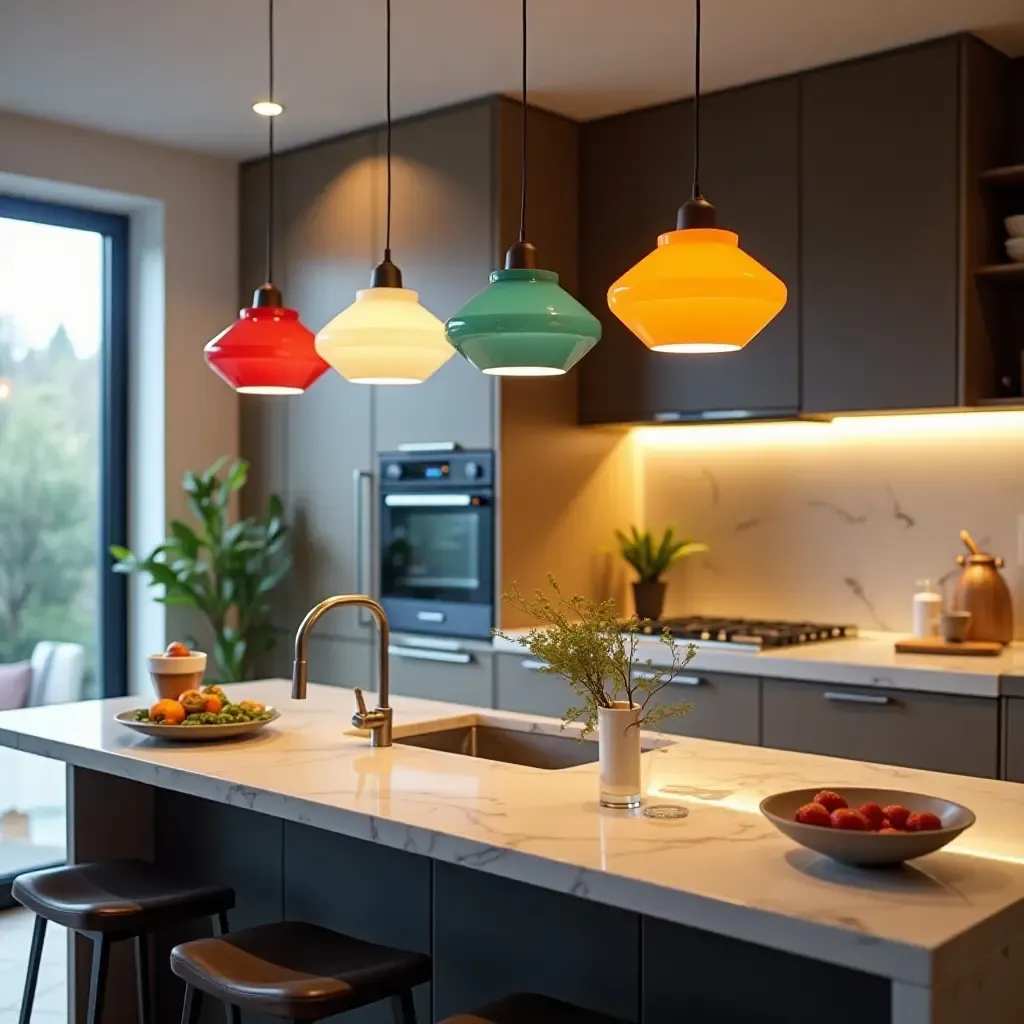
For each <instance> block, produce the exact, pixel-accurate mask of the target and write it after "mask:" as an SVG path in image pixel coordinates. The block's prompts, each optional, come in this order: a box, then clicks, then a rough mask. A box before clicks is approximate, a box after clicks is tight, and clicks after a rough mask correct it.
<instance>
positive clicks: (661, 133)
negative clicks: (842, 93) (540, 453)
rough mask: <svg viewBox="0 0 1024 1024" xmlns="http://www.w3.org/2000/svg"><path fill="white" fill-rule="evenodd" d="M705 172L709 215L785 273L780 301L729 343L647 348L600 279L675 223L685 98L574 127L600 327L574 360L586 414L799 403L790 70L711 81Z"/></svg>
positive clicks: (767, 408) (685, 186) (684, 181)
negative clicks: (723, 348)
mask: <svg viewBox="0 0 1024 1024" xmlns="http://www.w3.org/2000/svg"><path fill="white" fill-rule="evenodd" d="M702 115H703V116H702V123H701V165H702V166H701V186H702V189H703V191H704V194H705V195H706V196H707V198H708V199H709V200H710V201H711V202H712V203H714V204H715V206H716V207H717V208H718V216H719V226H720V227H723V228H726V229H728V230H732V231H736V232H738V234H739V237H740V245H741V246H742V247H743V248H744V249H745V250H746V251H747V252H749V253H750V254H751V255H752V256H754V257H755V258H756V259H757V260H759V261H760V262H762V263H763V264H764V265H765V266H767V267H769V268H770V269H771V270H772V271H773V273H775V274H776V275H777V276H778V277H780V278H782V280H783V281H785V282H786V284H787V287H788V288H789V302H788V304H787V307H786V309H785V310H784V311H783V312H782V314H781V315H780V316H779V317H777V318H776V320H775V321H773V322H772V323H771V324H770V325H769V326H768V327H767V328H766V329H765V330H764V331H763V332H762V333H761V334H760V335H759V336H758V337H757V338H756V339H754V341H752V342H751V343H750V345H749V346H748V347H747V348H746V349H744V350H742V351H741V352H738V353H729V354H727V355H712V356H680V355H671V354H661V353H655V352H649V351H648V350H647V349H646V347H645V346H644V345H643V344H642V343H641V342H640V341H639V340H638V339H636V338H635V337H634V336H633V335H632V334H631V333H630V331H629V330H628V329H627V328H626V327H625V326H623V324H621V323H620V322H619V320H617V319H616V318H615V317H614V316H613V315H612V314H611V312H610V311H609V310H608V306H607V301H606V293H607V290H608V287H609V286H610V285H611V284H612V283H613V282H614V281H615V280H616V279H617V278H618V277H619V276H620V275H621V274H622V273H624V272H625V271H626V270H628V269H629V267H631V266H632V265H633V264H634V263H636V262H637V261H639V260H640V259H642V258H643V257H644V256H646V255H647V253H649V252H650V251H651V250H652V249H653V248H654V247H655V245H656V244H657V240H658V235H659V234H661V233H663V232H665V231H671V230H674V229H675V224H676V213H677V210H678V208H679V206H680V205H681V204H682V203H683V202H684V201H685V200H686V199H688V198H689V193H690V185H689V175H690V168H691V164H692V159H693V150H692V143H691V133H692V117H693V104H692V103H691V102H689V101H686V102H682V103H672V104H669V105H667V106H663V107H656V108H652V109H649V110H641V111H636V112H634V113H630V114H624V115H620V116H617V117H612V118H607V119H604V120H601V121H595V122H591V123H589V124H586V125H584V126H583V129H582V158H581V175H582V181H581V204H582V213H581V218H580V232H581V256H580V259H581V270H582V286H581V295H582V298H583V301H584V303H585V305H587V307H588V308H589V309H590V310H591V311H592V312H593V313H594V314H595V316H597V317H598V318H599V319H600V320H601V324H602V329H603V338H602V341H601V343H600V345H598V347H597V348H596V349H595V350H594V351H593V352H591V353H590V354H589V355H588V356H587V358H586V359H585V360H584V361H583V362H582V363H581V364H580V418H581V420H582V421H583V422H585V423H602V422H625V421H637V420H641V421H642V420H652V419H662V418H673V417H678V418H680V419H684V420H685V419H699V418H701V417H702V416H703V415H705V414H708V413H711V414H716V413H719V414H720V413H723V412H726V413H728V412H736V411H744V412H755V413H760V414H763V415H768V414H771V413H780V412H781V413H785V412H790V413H793V412H795V411H796V410H797V407H798V405H799V384H798V382H799V367H798V360H799V333H798V311H799V278H800V274H799V230H798V224H799V217H798V201H799V199H798V182H799V173H798V172H799V148H798V145H799V102H798V84H797V82H796V80H793V79H790V80H786V81H774V82H767V83H764V84H760V85H756V86H750V87H746V88H743V89H736V90H732V91H730V92H725V93H720V94H717V95H712V96H709V97H707V98H706V100H705V101H704V104H703V108H702Z"/></svg>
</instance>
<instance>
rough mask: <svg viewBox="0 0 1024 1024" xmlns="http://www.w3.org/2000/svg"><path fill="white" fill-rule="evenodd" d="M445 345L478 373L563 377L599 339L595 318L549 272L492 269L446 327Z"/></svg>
mask: <svg viewBox="0 0 1024 1024" xmlns="http://www.w3.org/2000/svg"><path fill="white" fill-rule="evenodd" d="M445 333H446V335H447V338H448V341H449V342H451V344H452V345H454V346H455V348H456V349H458V351H459V352H461V353H462V355H464V356H465V357H466V358H467V359H468V360H469V361H470V362H471V363H472V364H473V365H474V366H475V367H476V368H477V369H478V370H481V371H483V372H484V373H488V374H493V375H495V376H503V377H546V376H555V375H558V374H562V373H565V372H566V371H568V370H570V369H571V368H572V367H573V366H575V365H576V363H578V362H579V361H580V359H582V358H583V356H585V355H586V354H587V353H588V352H589V351H590V350H591V349H592V348H593V347H594V346H595V345H596V344H597V342H598V341H599V340H600V338H601V324H600V322H599V321H598V319H597V317H595V316H593V315H592V314H591V313H589V312H588V311H587V309H586V308H585V307H584V306H582V305H581V304H580V303H579V302H577V301H576V299H574V298H573V297H572V296H571V295H570V294H569V293H568V292H567V291H565V290H564V289H563V288H560V287H559V284H558V275H557V274H556V273H554V272H553V271H551V270H537V269H527V268H514V269H506V270H495V271H493V272H492V273H491V283H490V284H489V285H488V286H487V287H486V288H484V290H483V291H481V292H478V293H477V294H476V295H475V296H474V297H473V298H472V299H470V300H469V302H467V303H466V305H465V306H463V307H462V309H460V310H459V312H458V313H456V314H455V315H454V316H453V317H452V318H451V319H450V320H449V321H448V322H447V324H445Z"/></svg>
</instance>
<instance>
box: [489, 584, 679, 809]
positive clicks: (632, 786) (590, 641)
mask: <svg viewBox="0 0 1024 1024" xmlns="http://www.w3.org/2000/svg"><path fill="white" fill-rule="evenodd" d="M548 584H549V585H550V588H551V592H552V595H553V596H552V597H548V596H547V595H546V594H544V593H543V592H542V591H540V590H538V591H536V592H535V594H534V596H533V597H532V598H528V597H525V596H524V595H523V594H522V593H521V592H520V590H519V587H518V585H517V584H513V586H512V590H511V592H510V593H507V594H505V595H504V597H505V600H506V601H507V602H508V603H509V604H511V605H512V606H513V607H514V608H517V609H518V610H519V611H521V612H524V613H525V614H527V615H529V616H530V617H531V618H534V619H537V620H538V621H539V622H540V623H542V625H541V626H540V627H537V628H534V629H531V630H530V631H529V633H527V634H526V635H525V636H522V635H520V636H511V635H509V634H506V633H502V632H501V631H500V630H495V634H496V635H498V636H501V637H503V638H504V639H506V640H509V641H511V642H512V643H515V644H518V645H519V646H520V647H525V648H526V649H527V650H528V651H529V652H530V654H532V655H533V656H534V657H535V658H537V659H538V660H539V661H541V662H543V665H544V667H543V668H542V669H541V672H544V673H547V674H549V675H557V676H562V677H563V678H564V679H565V680H566V682H568V684H569V686H570V687H571V688H572V691H573V693H575V694H576V696H577V697H578V698H579V703H577V704H574V705H573V706H572V707H570V708H568V709H567V710H566V712H565V715H564V716H563V720H562V728H563V729H564V728H565V727H566V726H568V725H570V724H572V723H574V722H577V721H580V720H582V722H583V729H582V732H581V736H580V738H581V739H582V738H583V737H584V736H586V735H587V734H588V733H591V732H593V731H594V729H595V728H596V729H597V734H598V743H599V745H600V755H599V757H600V778H601V792H600V800H601V803H602V805H604V806H606V807H636V806H639V803H640V794H641V789H642V787H641V781H640V730H641V728H644V727H650V726H653V725H656V724H657V723H658V722H660V721H662V720H663V719H665V718H669V717H672V716H677V715H684V714H686V712H687V711H689V710H690V708H691V707H692V705H691V704H689V703H687V702H686V701H679V702H676V703H671V702H669V701H665V700H664V699H663V697H664V695H663V694H662V691H663V690H664V689H665V687H666V686H668V685H669V684H671V683H672V681H673V680H674V679H675V678H676V676H677V675H678V674H679V673H680V672H681V671H682V670H683V669H684V668H686V666H687V665H689V663H690V661H691V660H692V659H693V656H694V655H695V654H696V653H697V648H696V647H695V646H694V645H693V644H687V645H686V646H685V647H682V646H681V645H677V644H676V643H675V642H674V641H673V639H672V637H671V635H670V634H669V633H668V631H667V630H665V631H664V632H663V633H662V634H661V635H660V636H659V637H658V642H659V643H661V644H663V645H664V647H665V648H666V649H667V651H668V655H669V664H668V665H663V666H656V665H655V664H654V662H653V660H652V659H651V658H647V659H643V660H641V659H638V658H637V644H638V643H639V640H640V638H641V636H642V635H643V634H642V633H641V622H640V620H639V618H637V616H635V615H634V616H632V617H631V618H629V619H627V620H626V621H625V622H623V621H622V620H621V619H620V618H619V615H618V613H617V609H616V605H615V601H614V600H607V601H598V602H595V601H591V600H589V599H588V598H586V597H582V596H580V595H574V596H572V597H566V596H565V595H564V594H563V593H562V591H561V589H560V588H559V586H558V582H557V580H556V579H555V578H554V576H551V575H549V576H548ZM659 695H661V696H659Z"/></svg>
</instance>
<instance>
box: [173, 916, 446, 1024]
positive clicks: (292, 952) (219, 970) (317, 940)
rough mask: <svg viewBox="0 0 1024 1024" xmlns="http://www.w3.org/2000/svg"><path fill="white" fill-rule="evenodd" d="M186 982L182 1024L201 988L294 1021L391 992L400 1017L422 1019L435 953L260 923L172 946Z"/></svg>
mask: <svg viewBox="0 0 1024 1024" xmlns="http://www.w3.org/2000/svg"><path fill="white" fill-rule="evenodd" d="M171 970H172V971H173V972H174V973H175V974H176V975H177V976H178V977H179V978H181V979H182V980H183V981H184V982H185V985H186V988H185V1007H184V1012H183V1014H182V1022H183V1024H195V1022H196V1021H197V1020H198V1018H199V1003H200V999H201V995H202V993H206V994H207V995H211V996H213V997H214V998H216V999H219V1000H221V1001H222V1002H224V1003H227V1004H228V1005H229V1006H233V1007H241V1008H242V1009H246V1010H253V1011H255V1012H257V1013H265V1014H269V1015H271V1016H273V1017H282V1018H285V1019H288V1020H310V1021H313V1020H320V1019H322V1018H324V1017H330V1016H332V1015H333V1014H335V1013H344V1012H345V1011H346V1010H354V1009H356V1008H357V1007H360V1006H366V1005H367V1004H369V1003H376V1002H379V1001H380V1000H382V999H391V1000H392V1005H393V1008H394V1013H395V1019H396V1021H397V1022H398V1024H415V1021H416V1013H415V1010H414V1009H413V1001H412V989H413V988H414V987H415V986H416V985H421V984H423V983H424V982H427V981H429V980H430V957H428V956H426V955H424V954H422V953H409V952H406V951H405V950H401V949H392V948H390V947H388V946H378V945H376V944H374V943H372V942H364V941H363V940H362V939H356V938H353V937H352V936H350V935H342V934H340V933H339V932H335V931H331V930H330V929H328V928H321V927H319V926H318V925H312V924H305V923H302V922H298V921H284V922H280V923H277V924H265V925H259V926H258V927H256V928H247V929H245V930H243V931H239V932H234V933H232V934H230V935H222V936H220V937H218V938H213V939H197V940H196V941H194V942H185V943H182V944H181V945H180V946H175V947H174V949H173V950H171Z"/></svg>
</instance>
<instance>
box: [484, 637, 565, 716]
mask: <svg viewBox="0 0 1024 1024" xmlns="http://www.w3.org/2000/svg"><path fill="white" fill-rule="evenodd" d="M494 660H495V662H496V663H497V670H496V672H495V676H494V706H495V707H496V708H498V709H500V710H501V711H521V712H523V713H524V714H528V715H550V716H551V717H552V718H561V717H562V715H564V714H565V709H566V708H567V707H569V705H570V704H574V703H576V701H575V700H574V699H573V696H574V695H573V692H572V690H570V689H569V684H568V683H567V682H566V681H565V678H564V677H563V676H555V675H550V674H549V673H547V672H543V671H541V670H542V669H543V668H545V667H546V662H543V661H538V660H537V659H536V658H534V657H533V656H532V655H531V654H529V653H528V652H524V653H523V654H496V655H495V656H494Z"/></svg>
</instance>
